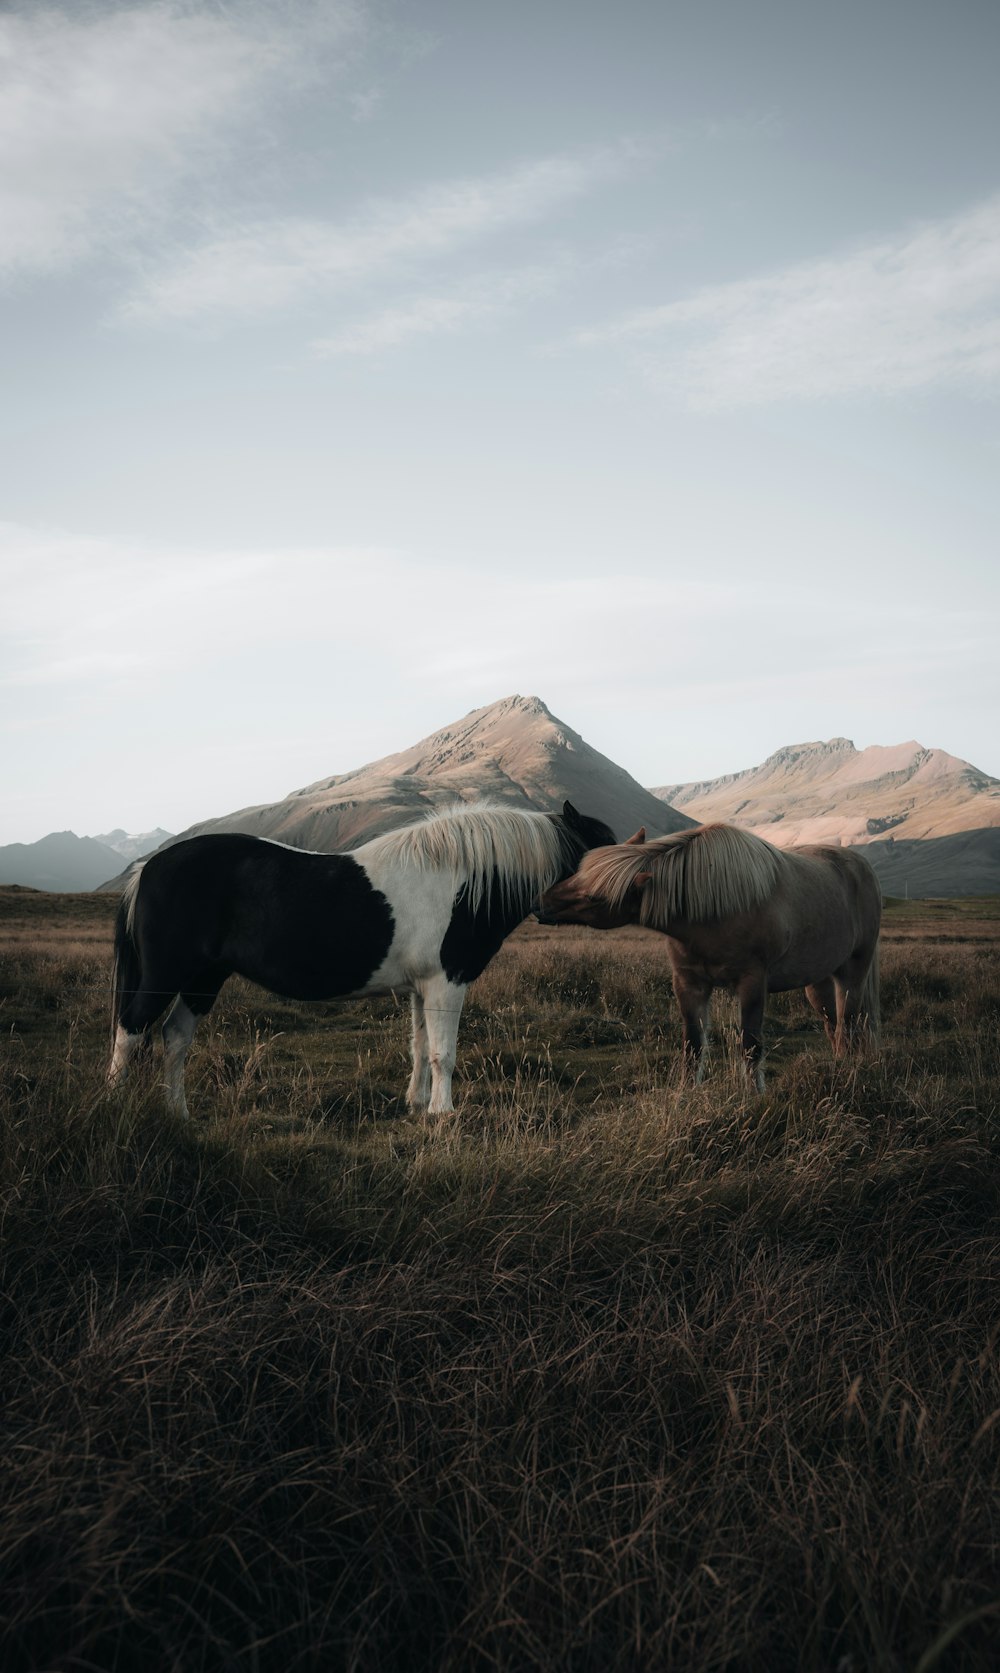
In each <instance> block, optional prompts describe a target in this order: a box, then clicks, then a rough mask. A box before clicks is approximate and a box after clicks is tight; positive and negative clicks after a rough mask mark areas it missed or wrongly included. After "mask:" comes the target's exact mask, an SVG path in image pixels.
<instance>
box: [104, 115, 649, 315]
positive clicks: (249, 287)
mask: <svg viewBox="0 0 1000 1673" xmlns="http://www.w3.org/2000/svg"><path fill="white" fill-rule="evenodd" d="M638 154H639V147H637V146H636V145H634V144H631V143H623V144H621V145H616V146H609V147H603V148H594V149H590V150H586V151H581V152H577V153H573V154H566V155H559V156H552V157H546V158H542V159H540V160H537V161H534V162H530V163H525V164H522V165H520V166H519V167H516V168H513V169H509V170H507V171H505V172H500V173H496V174H492V175H485V176H481V177H479V178H467V179H456V180H450V181H443V182H438V183H435V184H432V185H429V186H424V187H422V188H420V189H419V190H418V191H415V192H413V193H411V194H410V195H409V196H407V197H402V198H391V199H384V198H383V199H376V200H373V201H371V202H369V203H368V204H367V205H366V206H365V207H364V208H363V209H362V210H361V211H360V212H359V213H358V214H357V215H356V216H354V217H353V218H351V219H349V220H346V221H344V222H335V221H330V220H324V219H316V218H312V219H309V218H304V217H279V218H273V219H269V220H260V221H256V222H254V223H252V224H250V225H247V226H244V227H238V228H233V227H230V228H228V229H226V230H225V231H223V232H221V233H220V234H219V235H218V236H217V237H214V238H212V239H209V240H208V241H206V242H205V243H204V244H202V245H201V247H200V248H197V249H193V250H183V251H182V252H181V253H180V254H179V255H178V256H177V258H176V259H175V260H174V261H172V262H166V263H164V265H163V266H162V267H161V268H160V270H159V272H157V273H155V274H152V275H151V276H150V277H149V278H148V279H147V281H146V283H145V285H144V286H143V289H142V290H141V292H140V293H138V294H137V295H136V296H134V297H133V298H132V300H131V303H130V304H129V312H131V313H132V314H133V315H136V316H151V315H152V316H160V317H165V318H170V319H195V318H199V317H203V316H205V315H211V314H218V313H225V314H226V315H227V316H230V317H231V316H232V315H233V314H234V313H237V312H242V313H244V314H259V313H262V312H265V311H267V310H270V309H275V308H281V307H287V306H289V305H291V304H292V303H295V302H298V301H300V300H302V299H303V298H305V297H308V296H310V295H314V294H317V293H328V292H329V291H330V290H331V289H337V288H349V287H353V286H357V285H359V284H361V283H362V282H367V281H368V280H371V279H374V278H378V277H382V276H384V275H386V274H395V273H398V272H399V270H400V269H408V268H410V267H411V266H413V265H414V264H419V263H422V262H426V261H428V260H432V259H434V258H436V257H439V256H441V255H445V254H448V253H450V252H452V251H454V250H456V249H459V248H462V247H464V246H466V245H469V244H472V243H474V242H476V241H478V240H482V239H487V238H490V237H492V236H494V235H495V234H497V233H499V232H504V231H507V230H509V229H511V228H513V227H519V226H528V225H532V224H534V223H536V222H538V221H540V220H544V219H546V218H547V217H548V216H550V215H551V214H553V213H554V212H556V211H557V210H558V209H559V208H560V207H562V206H564V205H566V204H569V203H571V202H573V201H574V200H575V199H578V198H580V197H582V196H584V195H585V194H586V193H588V192H590V191H593V190H594V189H595V188H596V187H597V186H598V185H600V184H601V183H603V182H605V181H607V180H609V179H611V178H613V177H614V176H615V175H616V174H619V173H620V172H622V170H624V169H625V168H627V167H628V166H629V163H630V162H631V160H632V159H633V158H634V157H636V156H637V155H638Z"/></svg>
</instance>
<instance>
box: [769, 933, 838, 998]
mask: <svg viewBox="0 0 1000 1673" xmlns="http://www.w3.org/2000/svg"><path fill="white" fill-rule="evenodd" d="M853 950H854V944H853V937H850V936H847V937H841V936H837V937H830V938H829V939H827V940H824V941H823V942H821V943H820V944H818V945H816V946H811V947H808V948H795V947H793V948H790V949H789V950H788V952H787V953H785V954H784V955H783V956H782V958H780V959H779V960H777V961H776V962H775V963H774V964H773V965H769V966H768V972H767V985H768V988H769V989H770V991H771V993H785V992H786V991H787V990H788V989H789V988H805V987H809V986H810V985H811V984H812V983H813V982H821V981H823V979H824V978H825V977H826V976H832V975H833V972H834V971H835V970H839V969H840V967H841V965H842V964H845V963H846V962H847V960H848V959H849V958H850V956H851V953H852V952H853Z"/></svg>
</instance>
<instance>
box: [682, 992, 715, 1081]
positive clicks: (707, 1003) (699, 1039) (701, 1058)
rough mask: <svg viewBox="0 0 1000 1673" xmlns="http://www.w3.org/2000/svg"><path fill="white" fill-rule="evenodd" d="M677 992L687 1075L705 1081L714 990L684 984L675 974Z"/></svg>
mask: <svg viewBox="0 0 1000 1673" xmlns="http://www.w3.org/2000/svg"><path fill="white" fill-rule="evenodd" d="M674 992H675V994H676V995H677V1003H678V1005H679V1007H680V1013H681V1049H682V1052H683V1055H684V1072H685V1074H686V1075H687V1077H688V1078H689V1079H691V1080H694V1081H695V1082H698V1081H700V1080H702V1079H703V1078H704V1074H705V1049H706V1047H707V1045H708V1025H709V1017H710V1013H711V1005H712V990H711V988H710V987H706V986H704V985H703V984H701V983H695V982H689V981H682V980H681V978H680V977H679V975H678V973H677V972H676V971H675V972H674Z"/></svg>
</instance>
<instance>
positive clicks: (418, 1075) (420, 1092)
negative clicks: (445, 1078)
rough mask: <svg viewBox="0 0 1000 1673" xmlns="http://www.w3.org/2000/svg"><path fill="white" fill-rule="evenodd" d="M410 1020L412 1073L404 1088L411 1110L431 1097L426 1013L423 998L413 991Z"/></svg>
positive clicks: (420, 1106)
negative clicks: (408, 1082)
mask: <svg viewBox="0 0 1000 1673" xmlns="http://www.w3.org/2000/svg"><path fill="white" fill-rule="evenodd" d="M410 1019H411V1024H412V1029H411V1035H410V1049H411V1052H412V1055H413V1073H412V1074H411V1076H410V1084H409V1086H408V1087H407V1088H406V1102H407V1103H408V1104H409V1105H410V1107H411V1109H422V1108H423V1107H424V1106H425V1105H426V1104H427V1101H428V1099H429V1098H430V1095H431V1060H430V1056H429V1053H428V1049H427V1013H426V1011H425V1009H424V996H423V994H422V993H418V992H417V991H416V989H414V991H413V993H412V994H411V995H410Z"/></svg>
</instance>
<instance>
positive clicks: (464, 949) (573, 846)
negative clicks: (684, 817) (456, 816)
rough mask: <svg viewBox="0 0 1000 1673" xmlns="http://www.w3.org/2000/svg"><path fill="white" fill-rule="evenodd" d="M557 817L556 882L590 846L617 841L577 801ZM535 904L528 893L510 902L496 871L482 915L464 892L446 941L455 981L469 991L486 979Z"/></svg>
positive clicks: (446, 964)
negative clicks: (468, 986)
mask: <svg viewBox="0 0 1000 1673" xmlns="http://www.w3.org/2000/svg"><path fill="white" fill-rule="evenodd" d="M551 818H552V823H553V824H554V825H555V827H556V830H557V832H558V834H559V849H560V856H561V861H562V870H561V871H560V873H559V876H558V877H557V878H553V883H557V882H559V883H561V882H562V880H563V878H564V877H570V876H572V874H573V872H574V871H575V870H576V868H577V866H578V865H579V863H580V859H581V857H582V855H583V854H584V853H586V851H587V849H588V848H603V847H606V846H608V845H610V844H612V843H613V842H614V841H615V834H614V832H613V831H612V830H611V828H610V827H609V826H608V825H604V824H602V823H601V821H600V820H599V819H589V818H588V817H587V815H586V814H583V813H577V811H576V808H575V807H574V806H573V804H572V802H564V803H563V810H562V813H561V814H556V813H554V814H552V815H551ZM535 905H536V902H535V900H534V899H532V898H531V897H530V896H528V895H522V896H521V897H520V898H519V899H511V898H510V896H509V894H508V896H507V898H506V899H505V898H504V894H503V892H502V891H501V888H500V878H499V874H498V872H497V871H496V870H494V872H493V875H492V877H491V878H490V883H489V887H488V888H487V889H486V890H485V891H484V894H483V898H482V900H481V901H480V904H479V906H478V908H477V909H476V911H473V910H472V907H471V906H470V904H469V897H468V890H467V889H464V888H463V889H462V890H460V891H459V893H458V895H457V896H456V898H455V905H454V907H453V908H452V914H451V922H450V923H449V925H448V928H447V930H446V931H445V936H444V940H443V941H442V943H441V954H440V957H441V967H442V969H443V970H444V973H445V975H446V976H447V978H448V980H449V982H454V984H455V986H456V987H464V986H465V985H466V984H467V983H469V982H474V981H475V979H476V977H477V976H481V975H482V973H483V971H484V970H485V969H486V966H487V965H488V964H489V962H490V959H491V958H493V956H494V954H496V953H498V952H499V950H500V947H501V946H502V944H503V942H504V941H505V940H506V939H507V936H508V935H509V934H510V933H511V930H514V929H516V928H517V926H518V924H520V923H522V922H523V921H524V919H525V918H526V917H527V916H528V914H529V912H531V911H533V910H534V907H535Z"/></svg>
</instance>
